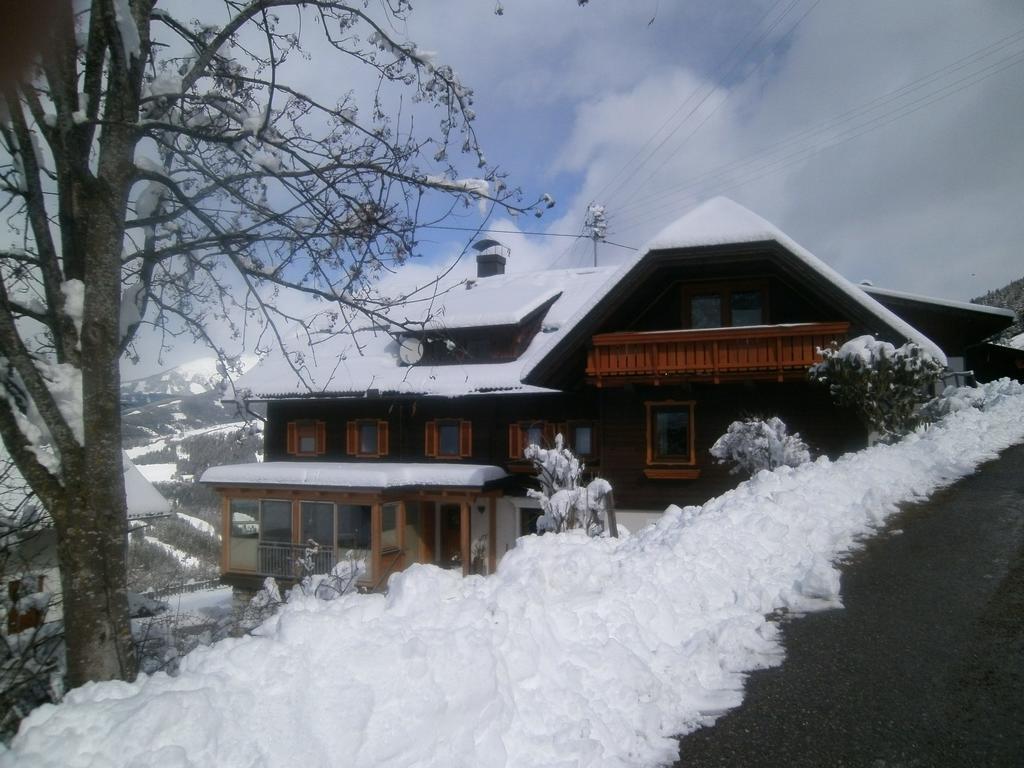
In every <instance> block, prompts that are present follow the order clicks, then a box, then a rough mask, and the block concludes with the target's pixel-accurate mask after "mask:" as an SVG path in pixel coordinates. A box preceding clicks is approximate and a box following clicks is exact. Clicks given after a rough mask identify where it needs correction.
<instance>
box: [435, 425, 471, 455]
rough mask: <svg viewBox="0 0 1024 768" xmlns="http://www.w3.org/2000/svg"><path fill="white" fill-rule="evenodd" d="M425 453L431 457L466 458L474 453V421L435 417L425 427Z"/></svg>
mask: <svg viewBox="0 0 1024 768" xmlns="http://www.w3.org/2000/svg"><path fill="white" fill-rule="evenodd" d="M423 443H424V451H423V453H424V455H425V456H427V457H429V458H439V459H441V458H444V459H464V458H467V457H469V456H472V455H473V422H471V421H466V420H465V419H434V420H433V421H428V422H427V423H426V425H425V427H424V436H423Z"/></svg>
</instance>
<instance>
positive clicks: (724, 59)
mask: <svg viewBox="0 0 1024 768" xmlns="http://www.w3.org/2000/svg"><path fill="white" fill-rule="evenodd" d="M781 3H782V0H775V3H774V4H773V5H772V6H771V7H770V8H768V10H767V11H765V12H764V13H763V14H762V15H761V17H760V18H759V19H758V20H757V22H756V23H755V24H754V26H752V27H751V28H750V29H749V30H747V32H746V34H745V35H743V37H741V38H740V39H739V40H738V41H737V42H736V44H735V45H734V46H733V47H732V48H731V49H730V50H729V52H728V53H727V54H726V55H725V56H724V57H722V59H721V60H720V61H719V62H718V64H717V65H716V67H715V73H716V75H718V74H720V73H721V71H722V70H723V69H724V67H725V65H726V64H727V63H728V62H729V60H730V59H731V58H732V56H733V54H735V53H736V51H738V50H739V48H740V46H741V45H742V44H743V42H744V41H745V40H746V39H747V38H748V37H750V35H751V34H753V32H754V31H755V30H756V29H757V28H758V27H759V26H761V24H762V22H764V20H765V19H766V18H768V16H769V15H771V13H772V12H773V11H774V10H775V9H776V8H777V7H778V6H779V5H780V4H781ZM749 50H750V49H748V51H747V52H748V53H749ZM699 90H700V88H699V87H697V88H694V89H693V90H692V91H690V93H689V95H688V96H687V97H686V98H685V99H684V100H683V101H682V102H681V103H680V104H679V106H678V107H676V108H675V111H673V112H672V114H670V115H669V116H668V117H666V118H665V120H664V122H662V124H661V125H660V126H658V129H657V130H656V131H655V132H654V133H652V134H651V135H650V136H649V137H648V138H647V141H645V142H644V143H643V146H641V147H640V148H639V149H638V150H637V151H636V152H634V153H633V156H632V157H630V158H629V159H628V160H627V161H626V162H625V163H624V164H623V165H622V167H621V168H619V170H618V171H616V172H615V173H614V174H613V175H612V176H611V178H609V179H608V181H607V182H606V183H605V185H604V186H603V187H601V189H600V190H598V192H597V194H596V195H595V196H594V197H595V198H600V197H604V195H605V193H606V192H607V191H608V190H609V188H610V187H611V186H612V184H613V183H614V182H615V180H616V179H617V178H618V177H619V176H621V175H622V174H623V173H624V172H625V171H627V170H628V169H629V167H630V166H631V165H632V164H633V161H634V160H636V159H637V158H638V157H640V155H641V154H643V153H644V152H645V151H646V150H647V148H648V147H649V146H650V145H651V143H652V142H653V141H654V140H655V138H657V136H658V134H660V133H661V132H662V131H663V130H665V128H666V127H667V126H668V125H670V124H671V123H672V121H673V120H674V119H675V118H676V115H678V114H679V113H680V112H682V111H683V109H684V108H685V107H686V105H687V104H689V103H690V100H691V99H692V98H693V97H694V96H696V95H697V93H698V91H699ZM645 162H646V161H645ZM641 165H642V164H641Z"/></svg>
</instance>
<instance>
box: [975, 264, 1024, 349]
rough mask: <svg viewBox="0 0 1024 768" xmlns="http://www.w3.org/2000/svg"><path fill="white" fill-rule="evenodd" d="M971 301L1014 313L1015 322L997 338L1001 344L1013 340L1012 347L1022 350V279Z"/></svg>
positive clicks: (1023, 290) (1023, 308)
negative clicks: (1015, 314) (1015, 316)
mask: <svg viewBox="0 0 1024 768" xmlns="http://www.w3.org/2000/svg"><path fill="white" fill-rule="evenodd" d="M972 301H974V302H976V303H978V304H987V305H988V306H990V307H1004V308H1005V309H1012V310H1013V311H1014V312H1016V313H1017V322H1015V323H1014V324H1013V325H1011V326H1010V327H1009V328H1007V329H1006V330H1005V331H1004V332H1003V333H1002V334H1000V336H999V338H1000V340H1001V341H1002V342H1003V343H1009V342H1011V340H1014V339H1015V340H1014V344H1013V345H1014V346H1017V347H1021V348H1024V338H1021V334H1024V320H1022V318H1024V277H1022V278H1020V279H1019V280H1014V281H1013V282H1012V283H1009V284H1008V285H1004V286H1003V287H1002V288H996V289H995V290H994V291H989V292H988V293H986V294H985V295H984V296H979V297H978V298H976V299H972Z"/></svg>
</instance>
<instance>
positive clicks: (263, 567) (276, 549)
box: [259, 541, 336, 578]
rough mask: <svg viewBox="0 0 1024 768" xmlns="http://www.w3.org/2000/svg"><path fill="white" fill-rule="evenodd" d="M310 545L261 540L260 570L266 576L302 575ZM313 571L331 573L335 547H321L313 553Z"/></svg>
mask: <svg viewBox="0 0 1024 768" xmlns="http://www.w3.org/2000/svg"><path fill="white" fill-rule="evenodd" d="M307 549H308V547H307V546H306V545H305V544H292V543H290V542H278V541H261V542H260V546H259V572H260V574H262V575H265V576H279V577H282V578H298V577H300V576H302V573H303V569H302V563H301V561H302V558H303V557H305V555H306V550H307ZM312 557H313V573H330V572H331V569H332V568H334V564H335V562H336V560H335V556H334V549H333V548H331V547H321V548H320V549H319V550H317V551H316V552H314V553H313V555H312Z"/></svg>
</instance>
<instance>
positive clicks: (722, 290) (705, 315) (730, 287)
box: [683, 280, 768, 328]
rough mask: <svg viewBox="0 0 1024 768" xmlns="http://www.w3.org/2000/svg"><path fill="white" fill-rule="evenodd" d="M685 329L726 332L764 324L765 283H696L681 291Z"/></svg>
mask: <svg viewBox="0 0 1024 768" xmlns="http://www.w3.org/2000/svg"><path fill="white" fill-rule="evenodd" d="M683 312H684V317H683V323H684V325H685V327H687V328H729V327H739V326H745V325H764V324H765V323H767V322H768V283H767V281H765V280H755V281H744V282H722V283H696V284H690V285H686V286H685V287H684V288H683Z"/></svg>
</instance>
